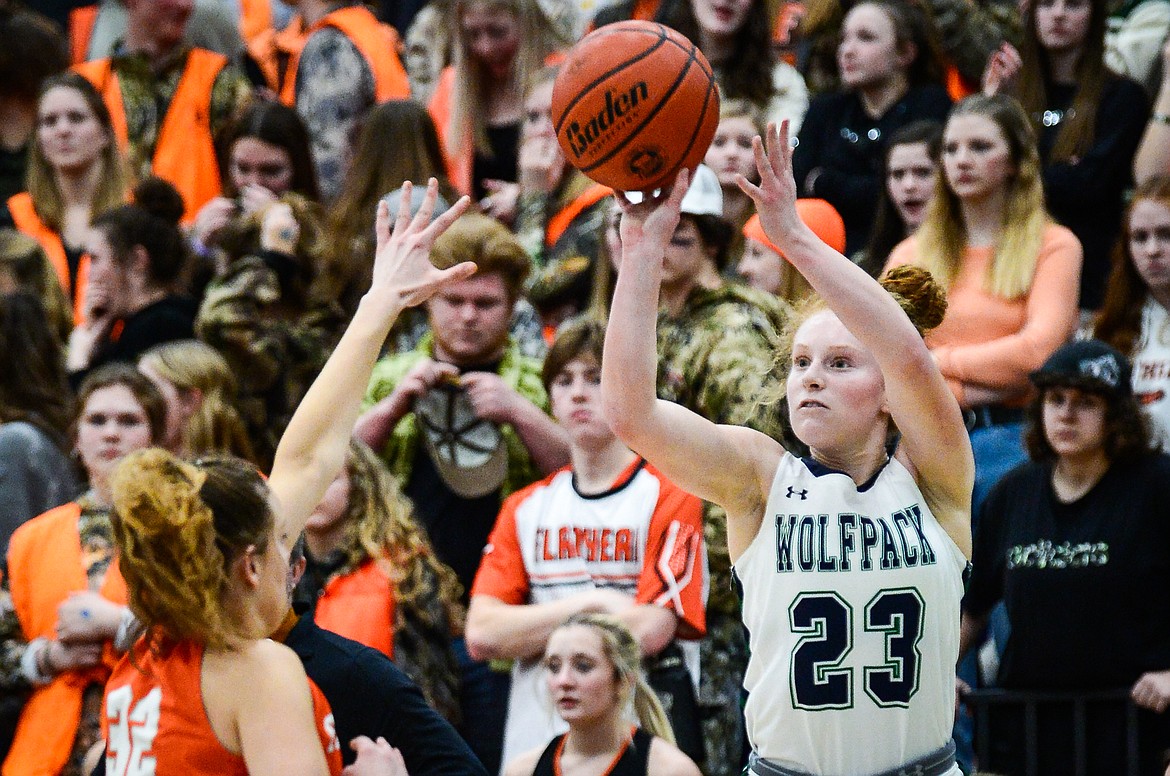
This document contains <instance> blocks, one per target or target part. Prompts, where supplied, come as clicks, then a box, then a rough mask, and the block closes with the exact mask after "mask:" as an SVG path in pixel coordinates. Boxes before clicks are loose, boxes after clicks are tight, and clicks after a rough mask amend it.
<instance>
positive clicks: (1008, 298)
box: [886, 95, 1081, 506]
mask: <svg viewBox="0 0 1170 776" xmlns="http://www.w3.org/2000/svg"><path fill="white" fill-rule="evenodd" d="M903 264H914V265H917V266H920V267H923V268H925V269H927V270H929V271H930V273H931V274H932V275H933V276H934V277H935V278H936V279H937V280H938V282H939V283H941V284H942V285H943V287H944V288H946V290H947V300H948V308H947V317H946V319H945V320H944V321H943V322H942V325H941V326H939V327H938V328H937V329H936V330H935V331H933V332H931V333H930V335H929V336H928V337H927V340H926V342H927V346H928V347H930V349H931V352H932V353H933V354H934V358H935V361H936V362H937V363H938V365H939V368H940V369H941V370H942V374H943V377H945V378H946V380H947V383H948V385H950V387H951V390H952V391H953V392H954V394H955V398H956V399H958V401H959V405H960V406H961V407H962V408H963V409H964V410H965V411H966V413H967V423H968V428H969V430H970V433H971V444H972V446H973V447H974V450H975V472H976V474H975V492H974V496H973V502H974V504H975V505H976V506H977V505H978V504H979V503H980V502H981V500H982V498H983V496H984V495H985V494H986V492H987V490H988V489H989V488H990V487H991V486H992V485H993V484H995V482H996V480H998V479H999V477H1001V476H1002V475H1003V474H1004V473H1005V472H1007V471H1008V470H1009V469H1011V468H1012V467H1014V466H1016V465H1017V464H1020V463H1022V462H1023V461H1024V460H1025V459H1026V457H1027V455H1026V453H1025V451H1024V446H1023V437H1022V432H1023V427H1024V416H1023V409H1024V406H1025V404H1026V403H1027V401H1028V398H1029V397H1030V396H1031V384H1030V383H1029V381H1028V374H1029V373H1030V372H1032V371H1033V370H1035V369H1038V368H1039V367H1040V365H1041V364H1042V363H1044V359H1046V358H1048V356H1050V355H1051V354H1052V352H1053V351H1054V350H1056V348H1057V347H1059V346H1060V345H1061V344H1062V343H1063V342H1064V341H1066V340H1067V339H1068V338H1069V337H1071V336H1072V334H1073V331H1074V330H1075V328H1076V325H1077V282H1078V280H1079V277H1080V267H1081V247H1080V243H1078V242H1077V239H1076V238H1075V237H1074V236H1073V234H1072V233H1071V232H1070V231H1069V230H1068V229H1066V228H1064V227H1062V226H1058V225H1056V224H1055V223H1053V221H1052V219H1051V218H1050V217H1049V215H1048V212H1047V211H1046V210H1045V208H1044V190H1043V181H1042V180H1041V173H1040V159H1039V156H1038V155H1037V153H1036V143H1035V136H1034V135H1033V133H1032V129H1031V125H1030V122H1029V121H1028V118H1027V116H1026V115H1025V114H1024V111H1023V110H1022V109H1021V108H1020V105H1019V104H1018V103H1017V102H1016V101H1015V100H1013V99H1012V98H1010V97H1006V96H1002V95H997V96H992V97H987V96H983V95H976V96H973V97H968V98H967V99H965V100H963V101H962V102H960V103H959V104H957V105H956V106H955V107H954V109H953V110H952V111H951V113H950V116H949V118H948V119H947V123H946V127H945V129H944V131H943V151H942V164H941V165H940V166H939V170H938V172H937V178H936V181H935V194H934V197H933V198H932V199H931V200H930V204H929V205H928V206H927V212H926V218H925V220H924V221H923V222H922V225H921V226H920V227H919V228H918V231H917V232H916V233H915V234H914V235H913V236H912V237H909V238H907V239H906V240H904V241H903V242H902V243H900V244H899V245H898V246H897V247H896V248H895V249H894V251H893V252H892V253H891V254H890V259H889V261H888V262H887V264H886V268H887V269H889V268H891V267H896V266H900V265H903Z"/></svg>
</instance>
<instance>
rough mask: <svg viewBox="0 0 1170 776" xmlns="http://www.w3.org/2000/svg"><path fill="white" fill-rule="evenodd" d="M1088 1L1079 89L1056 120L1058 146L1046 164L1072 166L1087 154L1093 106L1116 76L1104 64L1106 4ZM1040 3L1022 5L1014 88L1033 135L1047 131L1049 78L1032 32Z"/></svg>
mask: <svg viewBox="0 0 1170 776" xmlns="http://www.w3.org/2000/svg"><path fill="white" fill-rule="evenodd" d="M1088 2H1089V6H1090V9H1091V10H1090V13H1089V29H1088V31H1087V32H1086V34H1085V40H1084V43H1083V44H1082V50H1081V57H1080V60H1079V61H1078V62H1077V68H1076V86H1077V90H1076V93H1075V94H1074V96H1073V100H1072V104H1071V105H1069V108H1068V110H1067V111H1065V113H1064V116H1063V117H1062V118H1061V119H1060V129H1059V130H1058V131H1057V133H1056V142H1055V143H1054V144H1053V146H1052V150H1051V151H1050V152H1049V154H1048V158H1047V159H1045V160H1044V162H1045V164H1055V163H1056V162H1068V161H1071V160H1072V159H1073V157H1077V156H1082V155H1084V153H1085V151H1087V150H1088V149H1089V146H1090V144H1092V142H1093V137H1094V135H1096V133H1097V107H1098V105H1100V103H1101V95H1102V93H1103V92H1104V91H1105V85H1106V84H1107V83H1108V82H1109V81H1110V80H1112V79H1114V78H1116V77H1117V76H1116V75H1115V74H1114V73H1113V72H1112V71H1111V70H1110V69H1109V67H1108V66H1107V65H1106V64H1105V20H1106V17H1107V16H1108V14H1109V12H1108V10H1107V9H1106V7H1105V5H1106V4H1105V0H1088ZM1039 4H1040V0H1036V1H1035V2H1030V3H1025V4H1024V8H1025V13H1024V19H1023V28H1024V37H1023V41H1022V43H1021V45H1020V58H1021V59H1022V60H1023V66H1022V67H1021V68H1020V77H1019V87H1018V93H1019V98H1020V103H1021V104H1022V105H1023V106H1024V110H1025V111H1027V113H1028V116H1029V117H1030V118H1031V121H1032V126H1033V127H1035V129H1036V131H1037V132H1040V131H1042V130H1043V128H1044V126H1045V123H1044V122H1045V111H1046V109H1047V108H1048V107H1049V102H1048V100H1049V97H1048V85H1049V79H1050V75H1049V62H1048V52H1047V50H1045V48H1044V46H1043V45H1041V43H1040V37H1039V35H1038V34H1037V33H1036V8H1037V6H1038V5H1039ZM1049 120H1051V119H1049Z"/></svg>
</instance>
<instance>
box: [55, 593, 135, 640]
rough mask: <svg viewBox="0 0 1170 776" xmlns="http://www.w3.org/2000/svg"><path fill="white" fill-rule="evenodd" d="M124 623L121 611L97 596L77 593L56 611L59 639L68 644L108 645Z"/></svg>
mask: <svg viewBox="0 0 1170 776" xmlns="http://www.w3.org/2000/svg"><path fill="white" fill-rule="evenodd" d="M121 622H122V607H120V606H118V605H117V604H115V603H112V602H110V601H108V600H106V599H105V598H103V597H102V596H100V595H98V594H97V593H94V592H90V591H84V592H75V593H71V594H70V595H69V597H68V598H66V599H65V600H64V601H62V602H61V605H60V606H58V607H57V638H59V639H60V640H61V641H63V642H66V643H69V644H72V643H75V642H102V641H108V640H110V639H112V638H114V636H115V634H117V632H118V625H120V624H121Z"/></svg>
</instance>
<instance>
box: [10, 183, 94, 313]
mask: <svg viewBox="0 0 1170 776" xmlns="http://www.w3.org/2000/svg"><path fill="white" fill-rule="evenodd" d="M8 212H9V213H10V214H11V215H12V221H13V223H15V224H16V228H17V230H18V231H20V232H23V233H24V234H27V235H28V236H29V237H31V238H33V239H34V240H36V241H37V242H38V243H40V245H41V248H42V249H44V251H45V255H46V256H48V257H49V263H50V264H52V265H53V270H54V271H55V272H56V273H57V279H58V280H59V281H61V288H63V289H65V295H66V296H72V297H73V323H74V324H80V323H81V322H82V320H83V319H84V317H85V316H84V314H83V311H84V310H85V289H86V284H87V283H88V282H89V254H88V253H84V254H82V256H81V263H80V264H79V265H78V267H77V285H76V286H71V285H70V282H69V258H68V256H66V254H65V243H64V241H63V240H62V239H61V235H59V234H58V233H57V232H54V231H53V230H52V229H50V228H49V227H48V226H47V225H46V224H45V223H44V222H43V221H41V217H40V216H39V215H37V211H36V208H35V207H34V206H33V201H32V196H31V195H30V194H29V193H28V192H27V191H24V192H21V193H20V194H16V195H15V196H12V197H10V198H9V199H8Z"/></svg>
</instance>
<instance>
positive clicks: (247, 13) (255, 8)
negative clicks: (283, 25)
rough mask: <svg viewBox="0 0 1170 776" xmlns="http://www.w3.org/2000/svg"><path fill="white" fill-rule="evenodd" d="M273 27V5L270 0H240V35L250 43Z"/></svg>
mask: <svg viewBox="0 0 1170 776" xmlns="http://www.w3.org/2000/svg"><path fill="white" fill-rule="evenodd" d="M270 29H272V6H271V5H270V4H269V2H268V0H240V37H241V38H243V39H244V43H249V42H251V41H252V40H253V39H255V38H256V37H257V36H259V35H261V34H262V33H263V32H264V31H265V30H270Z"/></svg>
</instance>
